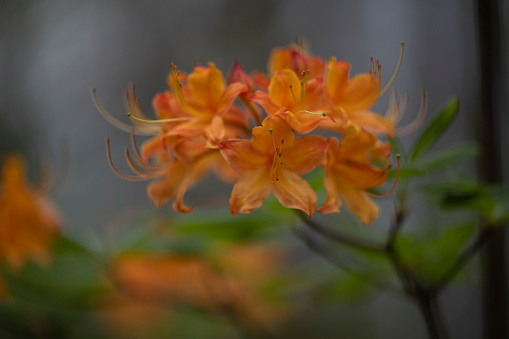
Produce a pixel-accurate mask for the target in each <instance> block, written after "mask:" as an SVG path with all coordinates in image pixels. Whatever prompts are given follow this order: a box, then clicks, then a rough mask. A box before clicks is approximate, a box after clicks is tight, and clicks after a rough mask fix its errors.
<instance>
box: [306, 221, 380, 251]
mask: <svg viewBox="0 0 509 339" xmlns="http://www.w3.org/2000/svg"><path fill="white" fill-rule="evenodd" d="M296 212H297V215H298V216H299V218H300V219H301V220H302V221H303V222H304V223H305V224H306V225H307V226H308V227H309V228H311V229H313V230H314V231H316V232H317V233H319V234H321V235H323V236H324V237H326V238H328V239H330V240H334V241H336V242H339V243H341V244H344V245H347V246H351V247H356V248H359V249H363V250H369V251H373V252H378V253H384V252H385V246H383V245H381V244H377V243H374V242H370V241H367V240H364V239H359V238H357V237H354V236H351V235H348V234H345V233H342V232H340V231H337V230H334V229H332V228H328V227H326V226H324V225H321V224H319V223H317V222H315V221H313V220H311V219H310V218H309V217H308V216H307V215H306V214H304V213H303V212H301V211H296Z"/></svg>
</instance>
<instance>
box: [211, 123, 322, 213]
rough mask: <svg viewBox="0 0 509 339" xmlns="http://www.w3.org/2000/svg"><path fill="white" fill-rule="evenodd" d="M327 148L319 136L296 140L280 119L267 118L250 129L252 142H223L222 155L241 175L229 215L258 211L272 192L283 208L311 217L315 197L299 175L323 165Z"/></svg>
mask: <svg viewBox="0 0 509 339" xmlns="http://www.w3.org/2000/svg"><path fill="white" fill-rule="evenodd" d="M326 148H327V140H326V139H325V138H323V137H320V136H306V137H301V138H295V137H294V135H293V133H292V131H291V129H290V126H289V125H288V124H287V123H286V122H285V121H284V120H283V119H282V118H281V117H280V115H272V116H269V117H267V118H266V119H265V120H264V121H263V126H259V127H255V128H253V138H252V139H251V141H248V140H241V139H231V140H225V141H223V143H222V145H221V154H222V155H223V156H224V158H225V159H226V161H227V162H228V164H230V166H231V167H232V168H233V169H234V170H235V171H236V172H237V173H239V175H240V178H239V179H238V181H237V183H236V184H235V186H234V187H233V191H232V195H231V198H230V211H231V213H232V214H233V215H236V214H238V213H249V212H251V211H252V210H254V209H256V208H259V207H260V206H261V205H262V203H263V201H264V200H265V198H267V196H268V195H269V194H270V193H271V192H272V193H273V194H274V195H275V196H276V198H277V199H278V200H279V202H281V204H282V205H283V206H285V207H287V208H296V209H300V210H302V211H304V212H306V213H307V214H308V215H310V216H311V214H312V213H313V210H314V208H315V206H316V199H317V198H316V193H315V192H314V191H313V190H312V188H311V186H310V185H309V184H308V182H307V181H305V180H304V179H302V178H301V177H300V175H302V174H305V173H307V172H309V171H311V170H312V169H314V168H315V167H316V166H317V165H318V164H319V163H320V162H321V161H322V159H323V156H324V153H325V150H326Z"/></svg>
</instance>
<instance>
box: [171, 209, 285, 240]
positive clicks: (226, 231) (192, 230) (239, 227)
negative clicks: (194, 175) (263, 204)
mask: <svg viewBox="0 0 509 339" xmlns="http://www.w3.org/2000/svg"><path fill="white" fill-rule="evenodd" d="M281 222H282V220H281V218H280V217H278V214H275V213H270V211H269V212H268V211H267V210H266V209H262V210H258V211H254V212H252V213H250V214H239V215H236V216H232V215H231V214H230V213H229V211H227V210H225V209H214V210H209V211H201V212H199V211H197V212H195V213H193V214H189V215H185V217H180V218H177V219H176V220H175V221H174V222H173V224H174V225H175V226H176V230H177V232H179V233H181V234H200V235H203V236H205V237H210V238H211V239H215V240H227V241H245V240H249V239H252V238H255V237H256V236H258V235H260V234H261V233H262V232H263V231H264V230H266V229H267V228H268V227H270V226H274V225H278V224H280V223H281Z"/></svg>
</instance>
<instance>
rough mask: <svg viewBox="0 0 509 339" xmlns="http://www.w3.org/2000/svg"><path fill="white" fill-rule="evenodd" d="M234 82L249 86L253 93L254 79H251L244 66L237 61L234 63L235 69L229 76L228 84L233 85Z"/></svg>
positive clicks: (233, 68)
mask: <svg viewBox="0 0 509 339" xmlns="http://www.w3.org/2000/svg"><path fill="white" fill-rule="evenodd" d="M234 82H240V83H242V84H244V85H246V86H247V88H248V90H249V93H252V92H253V88H254V82H253V79H251V78H250V77H249V75H247V74H246V72H244V69H243V68H242V65H241V64H240V62H239V61H238V60H235V62H234V63H233V67H232V69H231V70H230V73H229V74H228V84H232V83H234Z"/></svg>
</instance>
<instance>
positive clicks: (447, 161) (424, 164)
mask: <svg viewBox="0 0 509 339" xmlns="http://www.w3.org/2000/svg"><path fill="white" fill-rule="evenodd" d="M478 154H479V148H478V147H477V145H475V144H466V145H459V146H455V147H451V148H448V149H446V150H443V151H437V152H434V153H433V154H431V155H429V156H427V157H426V158H424V159H421V160H420V161H419V162H418V165H417V166H416V167H419V168H420V169H421V170H424V171H438V170H443V169H445V168H447V167H450V166H453V165H455V164H457V163H459V162H461V161H465V160H468V159H471V158H474V157H476V156H477V155H478Z"/></svg>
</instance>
